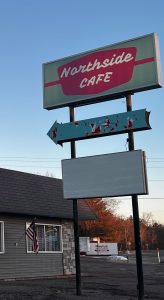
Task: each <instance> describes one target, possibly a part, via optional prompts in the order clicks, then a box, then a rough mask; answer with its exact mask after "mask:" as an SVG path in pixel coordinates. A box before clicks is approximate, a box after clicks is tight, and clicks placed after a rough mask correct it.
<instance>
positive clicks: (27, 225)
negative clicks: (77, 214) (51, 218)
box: [26, 222, 63, 254]
mask: <svg viewBox="0 0 164 300" xmlns="http://www.w3.org/2000/svg"><path fill="white" fill-rule="evenodd" d="M30 224H31V223H30V222H26V230H27V228H28V227H29V226H30ZM35 224H36V226H37V225H38V226H44V243H45V249H46V240H45V226H54V227H59V228H60V229H59V235H60V246H61V250H60V251H46V250H45V251H41V250H39V251H38V253H43V254H45V253H47V254H49V253H53V254H55V253H63V238H62V225H60V224H52V223H35ZM28 240H29V238H28V236H27V235H26V250H27V253H34V252H33V251H31V250H28Z"/></svg>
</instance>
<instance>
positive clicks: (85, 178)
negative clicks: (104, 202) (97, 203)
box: [62, 150, 148, 199]
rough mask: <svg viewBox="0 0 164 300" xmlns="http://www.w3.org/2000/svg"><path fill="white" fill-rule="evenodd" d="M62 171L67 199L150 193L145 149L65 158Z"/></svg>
mask: <svg viewBox="0 0 164 300" xmlns="http://www.w3.org/2000/svg"><path fill="white" fill-rule="evenodd" d="M62 173H63V177H62V178H63V191H64V198H65V199H85V198H96V197H117V196H130V195H144V194H147V193H148V188H147V177H146V167H145V157H144V152H143V151H142V150H136V151H126V152H120V153H112V154H104V155H96V156H90V157H81V158H75V159H66V160H63V161H62Z"/></svg>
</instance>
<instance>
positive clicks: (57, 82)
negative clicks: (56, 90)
mask: <svg viewBox="0 0 164 300" xmlns="http://www.w3.org/2000/svg"><path fill="white" fill-rule="evenodd" d="M57 84H60V80H56V81H52V82H47V83H45V84H44V87H45V88H47V87H49V86H53V85H57Z"/></svg>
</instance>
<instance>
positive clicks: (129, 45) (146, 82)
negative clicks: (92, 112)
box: [43, 34, 162, 109]
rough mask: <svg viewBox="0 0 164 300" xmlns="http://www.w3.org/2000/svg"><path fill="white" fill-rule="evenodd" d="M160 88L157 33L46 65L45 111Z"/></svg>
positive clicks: (44, 69)
mask: <svg viewBox="0 0 164 300" xmlns="http://www.w3.org/2000/svg"><path fill="white" fill-rule="evenodd" d="M161 86H162V80H161V70H160V58H159V45H158V37H157V35H156V34H149V35H146V36H143V37H140V38H136V39H132V40H129V41H125V42H122V43H118V44H114V45H110V46H106V47H103V48H99V49H96V50H92V51H90V52H86V53H81V54H78V55H74V56H70V57H67V58H63V59H60V60H56V61H53V62H50V63H45V64H43V98H44V99H43V101H44V108H46V109H55V108H58V107H64V106H71V105H72V106H76V105H85V104H90V103H96V102H100V101H105V100H112V99H118V98H120V97H124V96H125V95H126V94H127V93H134V92H140V91H144V90H148V89H153V88H158V87H161Z"/></svg>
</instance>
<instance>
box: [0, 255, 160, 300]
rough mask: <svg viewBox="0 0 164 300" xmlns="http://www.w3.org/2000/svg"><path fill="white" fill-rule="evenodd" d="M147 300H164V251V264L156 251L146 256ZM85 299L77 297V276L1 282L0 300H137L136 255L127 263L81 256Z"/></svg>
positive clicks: (144, 262)
mask: <svg viewBox="0 0 164 300" xmlns="http://www.w3.org/2000/svg"><path fill="white" fill-rule="evenodd" d="M143 271H144V285H145V299H151V300H158V299H161V300H163V299H164V284H163V282H164V251H163V252H161V263H159V261H158V257H157V254H156V251H152V252H149V251H147V252H144V253H143ZM81 275H82V276H81V292H82V295H81V296H77V295H76V279H75V276H67V277H66V276H64V277H62V276H60V277H55V278H48V279H37V280H36V279H35V280H19V281H11V280H10V281H3V280H1V281H0V300H29V299H30V300H66V299H68V300H69V299H72V300H74V299H79V300H82V299H83V300H84V299H87V300H93V299H94V300H97V299H101V300H107V299H108V300H109V299H111V300H135V299H138V297H137V272H136V264H135V253H130V255H129V259H128V260H127V261H117V260H116V261H111V259H110V258H109V257H86V256H82V257H81Z"/></svg>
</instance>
